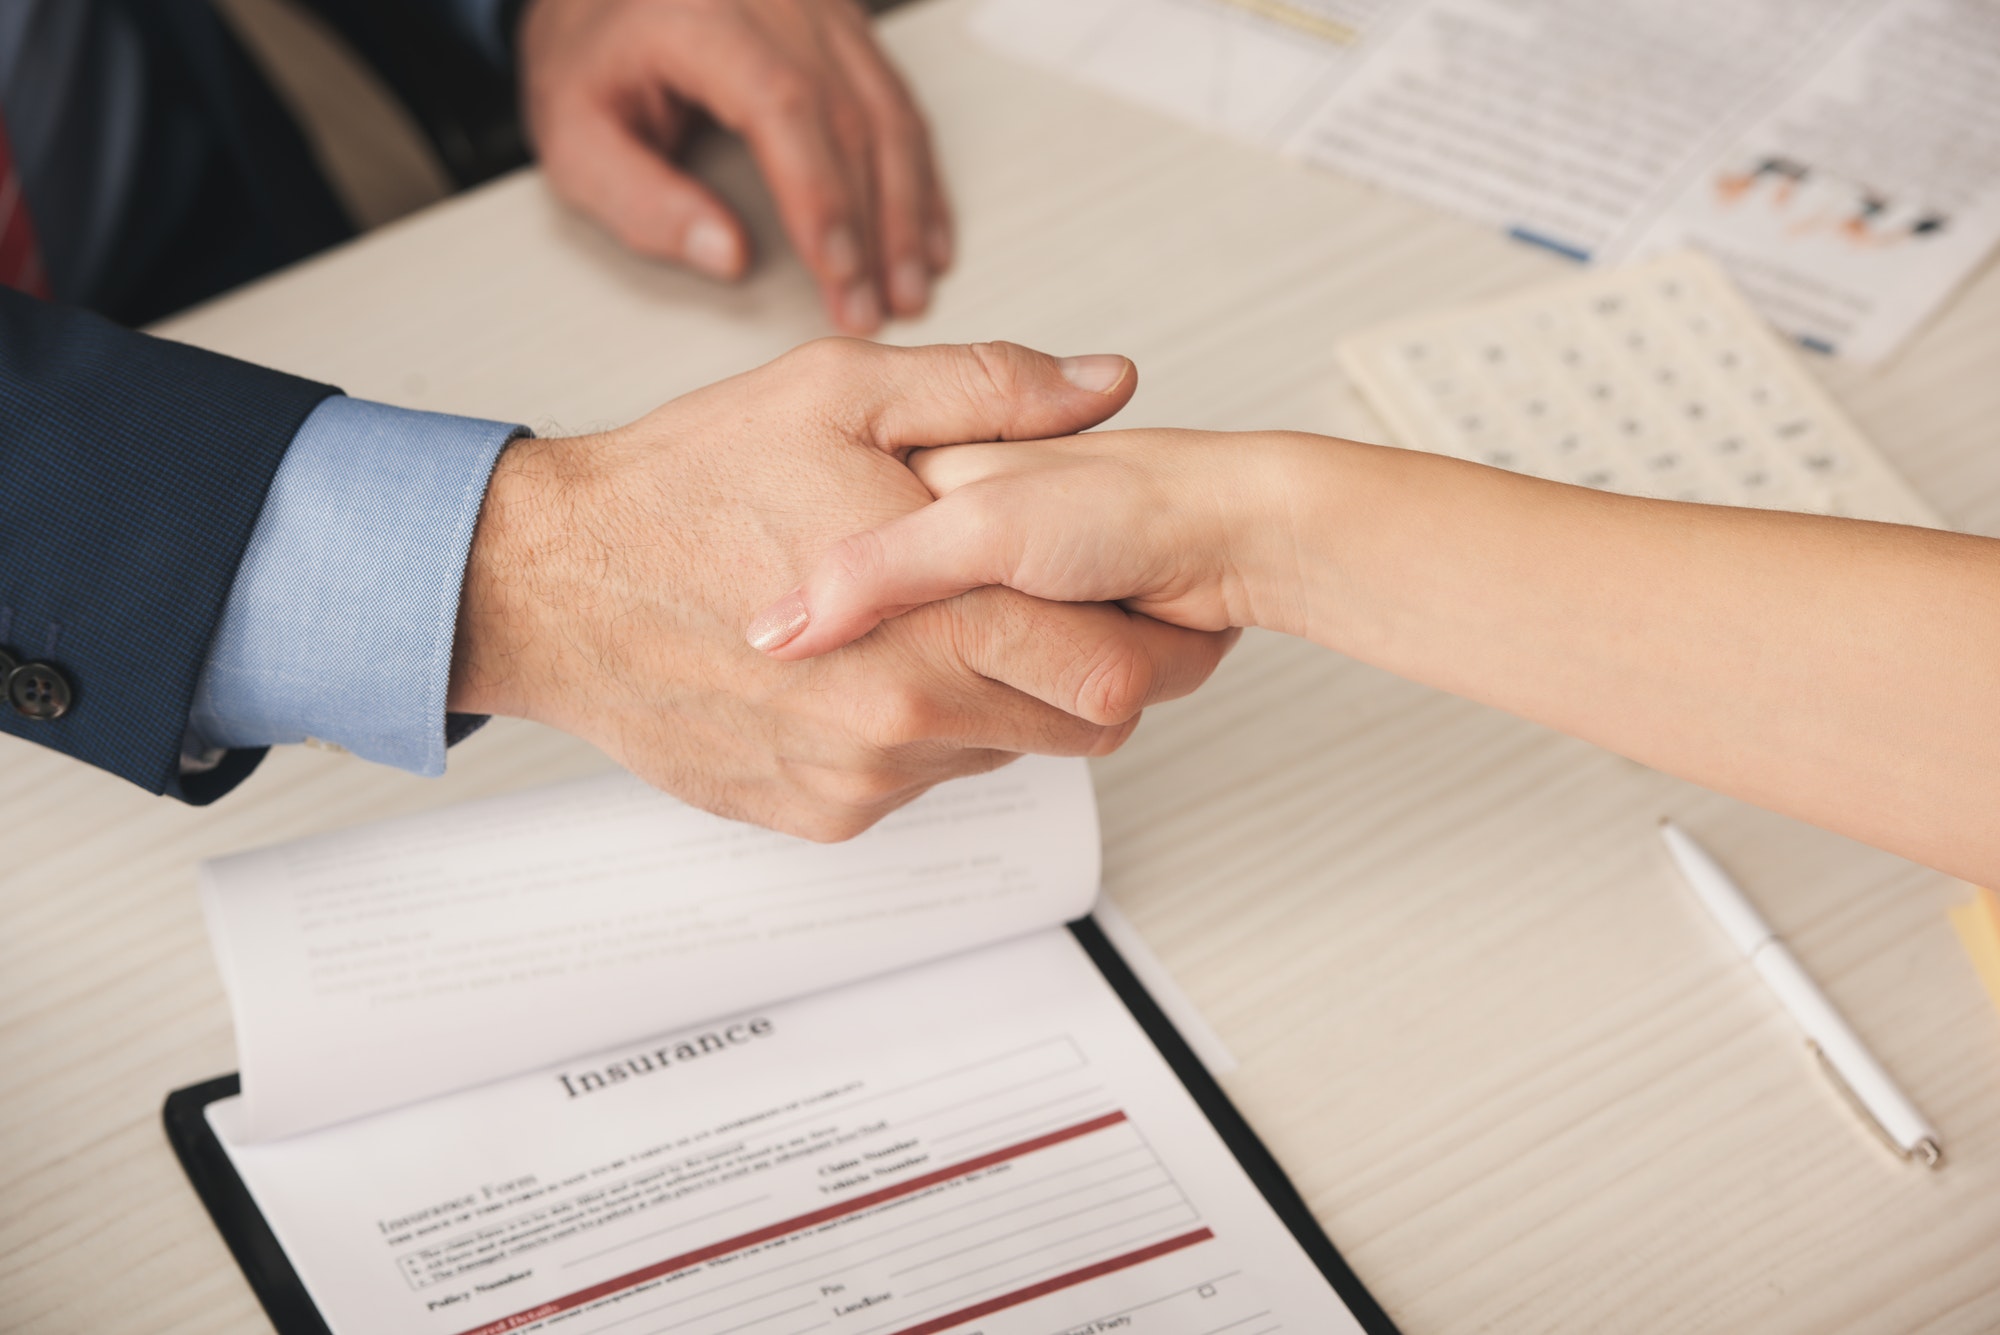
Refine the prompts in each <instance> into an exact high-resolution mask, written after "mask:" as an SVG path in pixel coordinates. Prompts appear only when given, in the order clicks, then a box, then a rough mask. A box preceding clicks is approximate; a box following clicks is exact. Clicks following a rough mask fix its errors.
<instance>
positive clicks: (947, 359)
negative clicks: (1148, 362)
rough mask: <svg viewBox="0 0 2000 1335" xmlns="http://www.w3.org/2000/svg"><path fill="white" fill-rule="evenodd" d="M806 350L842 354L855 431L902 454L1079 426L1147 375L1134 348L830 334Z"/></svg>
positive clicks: (843, 389) (1123, 398)
mask: <svg viewBox="0 0 2000 1335" xmlns="http://www.w3.org/2000/svg"><path fill="white" fill-rule="evenodd" d="M821 349H827V350H828V351H826V352H823V353H822V352H820V351H819V350H821ZM800 352H801V353H807V354H813V355H824V356H828V357H830V358H832V359H834V360H835V361H836V362H837V363H838V364H837V365H832V366H829V367H828V368H827V369H828V370H829V371H830V372H832V377H831V378H832V379H833V383H835V384H837V385H838V386H839V389H840V402H841V403H842V406H843V408H844V410H845V411H848V412H850V413H852V414H854V415H855V420H852V421H850V423H849V426H850V429H851V431H852V433H853V435H854V437H855V438H856V439H858V440H860V441H862V442H864V443H866V444H871V445H873V446H875V447H876V448H877V449H881V450H885V451H888V452H890V453H896V454H900V453H901V452H903V451H905V450H911V449H919V448H923V447H925V446H931V445H964V444H971V443H974V442H984V441H994V440H1046V439H1048V438H1050V437H1054V436H1069V435H1074V434H1076V433H1077V432H1079V431H1086V430H1088V429H1090V428H1091V427H1094V426H1096V425H1098V424H1099V423H1101V422H1103V421H1105V420H1106V419H1107V418H1109V417H1111V416H1112V415H1113V414H1114V413H1116V412H1117V411H1118V410H1119V409H1121V408H1123V407H1124V406H1125V405H1126V404H1127V403H1128V402H1130V401H1131V398H1132V392H1133V390H1134V389H1136V388H1137V387H1138V383H1139V372H1138V368H1137V367H1135V366H1133V365H1132V363H1131V361H1129V360H1128V359H1126V358H1124V357H1119V356H1115V355H1112V354H1109V353H1099V354H1096V355H1093V356H1087V357H1061V358H1058V357H1051V356H1050V355H1049V354H1047V353H1045V352H1036V351H1035V350H1034V349H1033V348H1024V347H1022V346H1021V345H1020V344H1018V343H970V344H938V345H934V346H931V347H922V348H898V347H888V346H885V345H883V344H880V343H862V342H858V341H852V340H846V341H843V340H826V341H823V342H821V343H818V344H809V345H808V346H807V347H806V348H803V349H800ZM795 355H797V354H795ZM849 359H852V360H849Z"/></svg>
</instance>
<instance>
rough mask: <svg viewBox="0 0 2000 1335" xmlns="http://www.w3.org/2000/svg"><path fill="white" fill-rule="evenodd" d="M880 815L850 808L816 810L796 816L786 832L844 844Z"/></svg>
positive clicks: (817, 842)
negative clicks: (850, 809) (864, 813)
mask: <svg viewBox="0 0 2000 1335" xmlns="http://www.w3.org/2000/svg"><path fill="white" fill-rule="evenodd" d="M879 819H880V817H879V816H876V815H873V814H869V815H862V814H860V813H858V812H854V811H849V810H845V809H843V810H838V811H815V812H811V813H806V814H801V815H797V816H794V817H793V818H792V820H791V821H790V822H789V827H790V828H788V829H786V830H785V831H784V832H785V833H786V834H792V835H797V836H798V837H799V838H801V839H807V840H810V841H811V842H813V843H815V844H844V843H846V842H847V841H848V840H849V839H852V838H854V837H855V836H856V835H858V834H861V833H862V832H863V831H865V830H867V828H868V827H869V826H871V825H873V824H874V823H875V822H876V821H877V820H879Z"/></svg>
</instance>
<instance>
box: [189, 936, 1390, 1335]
mask: <svg viewBox="0 0 2000 1335" xmlns="http://www.w3.org/2000/svg"><path fill="white" fill-rule="evenodd" d="M491 1041H492V1042H494V1043H496V1044H503V1043H505V1042H506V1036H505V1035H504V1034H500V1035H495V1036H494V1037H493V1038H492V1040H491ZM241 1111H242V1108H241V1105H240V1102H238V1101H236V1100H224V1101H222V1102H217V1103H213V1104H211V1105H209V1109H208V1116H209V1120H210V1123H211V1124H212V1125H213V1127H214V1128H215V1129H216V1131H217V1132H218V1133H219V1135H220V1137H221V1139H222V1141H223V1143H224V1145H225V1146H226V1147H227V1152H228V1156H229V1158H230V1160H231V1161H232V1162H233V1164H234V1166H235V1168H236V1170H237V1172H238V1173H239V1174H240V1175H241V1177H242V1180H243V1182H244V1183H245V1184H246V1185H247V1187H248V1189H249V1191H250V1193H251V1195H252V1196H253V1197H254V1198H255V1202H256V1205H257V1207H258V1208H259V1210H260V1211H261V1212H262V1214H263V1216H264V1219H265V1220H266V1221H267V1222H268V1224H269V1226H270V1228H271V1230H272V1232H273V1233H274V1234H275V1235H276V1238H277V1240H278V1242H279V1243H280V1244H281V1245H282V1246H283V1249H284V1251H285V1253H286V1255H287V1256H288V1257H289V1258H290V1260H291V1263H292V1265H293V1266H294V1267H295V1269H296V1271H297V1273H298V1276H299V1279H300V1280H301V1281H302V1282H303V1284H304V1286H305V1288H306V1289H307V1291H308V1292H309V1293H310V1295H311V1297H312V1300H313V1302H314V1304H315V1305H316V1306H317V1307H318V1309H319V1312H320V1314H321V1315H322V1317H323V1318H324V1320H325V1322H326V1325H327V1327H328V1328H329V1329H331V1330H332V1331H333V1332H334V1335H351V1333H358V1332H366V1333H367V1335H501V1333H502V1332H516V1331H523V1332H526V1331H541V1330H549V1331H556V1330H561V1331H566V1332H573V1333H574V1335H584V1333H586V1332H590V1333H594V1332H617V1335H667V1333H668V1332H677V1333H681V1335H806V1333H807V1332H813V1331H825V1332H829V1333H831V1335H932V1333H933V1332H947V1331H949V1332H962V1333H963V1335H975V1333H976V1335H1082V1333H1083V1332H1112V1331H1117V1332H1129V1333H1130V1335H1270V1333H1272V1332H1279V1331H1290V1332H1300V1333H1304V1332H1312V1333H1313V1335H1336V1333H1338V1332H1345V1331H1359V1330H1363V1329H1365V1328H1366V1327H1364V1326H1363V1325H1362V1324H1361V1322H1360V1321H1359V1320H1358V1319H1357V1317H1356V1316H1355V1315H1354V1313H1353V1311H1351V1310H1350V1308H1349V1307H1348V1306H1347V1305H1346V1304H1345V1303H1344V1302H1343V1301H1342V1299H1341V1298H1340V1297H1339V1296H1338V1294H1337V1293H1336V1291H1335V1290H1334V1288H1333V1287H1332V1286H1331V1284H1330V1283H1329V1279H1328V1277H1327V1275H1326V1274H1325V1273H1323V1271H1322V1269H1321V1268H1320V1267H1319V1266H1318V1265H1316V1263H1315V1261H1314V1259H1313V1258H1312V1257H1311V1256H1310V1255H1309V1254H1308V1252H1307V1250H1306V1246H1305V1245H1304V1244H1303V1243H1302V1241H1301V1240H1300V1238H1299V1237H1297V1236H1295V1235H1294V1233H1293V1232H1292V1231H1291V1229H1290V1228H1288V1226H1287V1224H1286V1222H1285V1220H1284V1219H1282V1218H1281V1217H1280V1213H1279V1211H1278V1210H1277V1209H1276V1208H1274V1205H1273V1203H1272V1201H1271V1200H1270V1199H1268V1198H1267V1196H1266V1195H1265V1194H1264V1192H1263V1191H1261V1190H1260V1188H1259V1186H1258V1185H1257V1183H1256V1182H1254V1181H1253V1179H1252V1176H1251V1175H1250V1174H1249V1173H1246V1171H1245V1169H1244V1166H1243V1164H1242V1163H1241V1162H1240V1161H1239V1159H1238V1157H1237V1155H1236V1154H1235V1153H1233V1152H1232V1149H1231V1147H1230V1146H1229V1145H1228V1144H1226V1143H1225V1140H1224V1138H1223V1136H1222V1134H1220V1133H1219V1132H1218V1130H1217V1128H1216V1126H1215V1124H1213V1123H1212V1122H1211V1121H1210V1119H1209V1117H1208V1116H1207V1115H1206V1114H1204V1112H1203V1111H1202V1109H1201V1107H1199V1106H1198V1105H1197V1103H1196V1100H1195V1098H1194V1096H1193V1095H1192V1094H1191V1093H1190V1091H1189V1089H1188V1087H1187V1086H1186V1085H1185V1084H1183V1082H1182V1080H1181V1078H1180V1077H1179V1076H1178V1075H1177V1074H1176V1072H1175V1070H1174V1069H1173V1068H1172V1067H1171V1066H1170V1065H1169V1063H1168V1061H1167V1060H1166V1058H1165V1057H1164V1056H1163V1054H1162V1052H1161V1050H1160V1049H1159V1048H1158V1047H1157V1046H1155V1044H1154V1042H1153V1040H1152V1039H1151V1038H1149V1037H1148V1035H1147V1033H1146V1032H1145V1031H1144V1030H1143V1029H1142V1028H1141V1026H1140V1024H1139V1022H1138V1020H1137V1019H1136V1018H1135V1016H1134V1014H1133V1012H1132V1011H1131V1010H1130V1009H1128V1007H1127V1005H1126V1003H1125V1002H1124V1001H1123V1000H1121V998H1120V996H1119V995H1118V993H1117V992H1115V991H1114V989H1113V987H1112V985H1111V984H1110V982H1108V981H1107V979H1106V976H1105V974H1104V973H1103V972H1102V971H1101V970H1100V968H1099V966H1098V965H1097V964H1096V963H1095V962H1093V960H1092V958H1091V957H1090V956H1089V955H1088V954H1087V953H1086V952H1085V950H1084V948H1083V947H1082V946H1081V945H1080V944H1079V942H1078V940H1077V939H1076V938H1075V937H1074V936H1072V935H1071V933H1069V932H1067V931H1064V930H1062V929H1059V928H1058V929H1052V930H1047V931H1042V932H1038V933H1035V934H1032V935H1029V936H1026V937H1022V938H1018V939H1015V940H1012V941H1009V942H1005V943H1002V944H998V945H994V946H989V947H986V948H983V949H978V950H974V951H971V952H969V953H965V954H961V955H957V956H954V957H951V958H947V959H943V960H938V961H935V962H932V963H929V964H924V965H919V966H916V967H913V968H907V969H903V970H901V971H898V972H894V973H890V974H886V975H883V976H879V977H875V978H871V979H868V980H866V981H862V982H858V983H853V984H850V985H847V986H844V987H841V988H838V989H835V990H832V991H828V992H822V993H820V994H818V995H816V996H812V997H809V998H805V999H802V1000H796V1001H791V1002H785V1003H782V1004H779V1005H775V1006H771V1007H767V1008H762V1009H753V1010H746V1011H744V1012H742V1013H740V1014H735V1015H730V1016H726V1017H722V1018H719V1019H716V1020H714V1021H712V1022H709V1023H705V1024H702V1025H700V1026H697V1027H695V1028H692V1029H688V1030H683V1031H680V1032H675V1033H668V1034H663V1035H660V1036H658V1037H655V1038H651V1039H648V1040H645V1041H643V1042H640V1043H636V1044H631V1045H627V1046H624V1047H620V1048H617V1049H614V1050H609V1051H603V1052H598V1053H595V1054H592V1055H590V1056H587V1057H582V1058H579V1059H577V1060H574V1061H569V1062H565V1063H561V1064H558V1065H554V1066H549V1067H546V1068H544V1069H541V1070H537V1071H534V1072H531V1073H528V1074H525V1075H520V1076H516V1077H512V1078H509V1079H506V1080H503V1081H500V1082H498V1083H494V1084H489V1085H486V1086H482V1087H479V1088H475V1089H471V1090H467V1091H462V1092H459V1093H457V1094H453V1095H450V1096H447V1097H444V1098H437V1099H431V1100H428V1101H425V1102H421V1103H417V1104H413V1105H410V1106H407V1107H403V1108H400V1109H397V1110H394V1111H391V1112H388V1113H383V1114H379V1115H376V1116H373V1117H368V1118H363V1119H361V1120H358V1121H352V1122H347V1123H344V1124H341V1125H338V1126H333V1127H329V1128H326V1129H323V1130H319V1131H315V1132H310V1133H307V1134H304V1135H299V1136H293V1137H289V1138H286V1139H282V1140H276V1141H267V1142H259V1143H244V1141H243V1138H242V1135H241V1127H240V1126H239V1125H238V1121H239V1118H240V1113H241ZM1373 1328H1375V1329H1381V1328H1382V1327H1381V1326H1379V1325H1378V1326H1375V1327H1373Z"/></svg>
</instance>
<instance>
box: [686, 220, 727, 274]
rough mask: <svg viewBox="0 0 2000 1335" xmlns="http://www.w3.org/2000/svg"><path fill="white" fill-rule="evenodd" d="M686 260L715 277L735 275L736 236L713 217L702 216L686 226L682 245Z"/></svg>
mask: <svg viewBox="0 0 2000 1335" xmlns="http://www.w3.org/2000/svg"><path fill="white" fill-rule="evenodd" d="M682 251H683V252H684V253H685V254H686V255H687V261H688V263H689V264H692V265H693V266H694V267H695V268H697V269H699V270H701V271H702V272H703V273H705V274H709V275H711V276H713V277H716V278H734V277H735V276H736V265H737V259H736V237H735V235H734V234H733V233H731V232H730V230H729V229H728V228H727V227H724V226H723V225H722V224H721V223H719V222H717V221H716V220H715V219H713V218H703V219H701V220H700V221H698V222H697V223H695V225H694V226H692V227H690V228H688V234H687V240H686V242H685V243H684V244H683V245H682Z"/></svg>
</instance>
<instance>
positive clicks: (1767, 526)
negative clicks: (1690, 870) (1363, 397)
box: [1294, 442, 2000, 880]
mask: <svg viewBox="0 0 2000 1335" xmlns="http://www.w3.org/2000/svg"><path fill="white" fill-rule="evenodd" d="M1318 444H1319V448H1315V449H1311V450H1302V451H1301V456H1300V457H1301V466H1302V467H1303V468H1304V469H1305V470H1306V472H1307V473H1308V475H1309V476H1310V478H1311V482H1310V485H1309V489H1308V492H1307V493H1306V494H1305V495H1304V496H1303V497H1302V498H1301V499H1298V500H1296V501H1295V502H1294V508H1295V510H1296V511H1298V512H1301V513H1308V514H1310V515H1311V516H1313V518H1312V520H1311V521H1310V526H1309V528H1308V529H1307V531H1306V536H1305V538H1304V540H1303V542H1302V545H1301V549H1300V550H1301V556H1300V558H1299V560H1300V564H1301V567H1302V569H1301V571H1300V578H1301V579H1302V580H1303V581H1304V583H1305V586H1306V587H1307V589H1308V590H1309V598H1308V606H1309V612H1308V613H1307V620H1308V624H1307V625H1306V626H1305V627H1303V628H1302V629H1303V631H1304V632H1305V633H1307V634H1309V635H1310V636H1311V637H1312V638H1314V639H1315V640H1318V641H1319V642H1321V643H1323V644H1325V645H1327V646H1328V647H1330V648H1334V649H1337V650H1340V651H1342V652H1344V653H1348V654H1351V655H1353V656H1355V657H1358V658H1361V659H1364V660H1366V661H1368V662H1371V663H1374V664H1377V665H1379V666H1381V667H1384V668H1387V669H1389V670H1391V671H1394V672H1397V673H1400V674H1402V675H1405V676H1408V677H1411V678H1414V679H1416V680H1418V681H1423V682H1426V683H1428V684H1430V685H1433V686H1437V687H1440V688H1443V689H1445V690H1450V691H1453V692H1456V693H1458V694H1462V695H1466V696H1468V697H1470V698H1473V699H1476V700H1480V701H1483V702H1485V703H1488V704H1491V705H1495V706H1498V707H1499V708H1502V709H1506V710H1508V711H1510V712H1513V713H1516V714H1520V715H1522V716H1524V717H1526V718H1530V719H1534V720H1536V721H1538V722H1541V723H1544V724H1547V725H1549V726H1551V727H1554V728H1558V729H1561V730H1562V731H1565V732H1569V733H1573V734H1575V735H1577V736H1580V737H1584V738H1586V739H1588V740H1591V741H1593V742H1596V743H1598V744H1600V745H1603V746H1605V747H1608V748H1610V749H1612V750H1614V751H1618V752H1620V753H1622V754H1624V755H1627V756H1630V757H1632V758H1633V759H1636V760H1639V761H1642V762H1644V763H1646V764H1649V765H1652V766H1654V767H1656V768H1659V769H1662V770H1665V771H1668V772H1670V773H1674V774H1678V775H1681V776H1683V777H1685V778H1689V779H1692V780H1694V781H1696V782H1699V783H1703V784H1706V785H1708V786H1710V787H1713V788H1716V789H1718V790H1721V791H1724V792H1728V793H1731V794H1733V795H1736V796H1739V797H1742V798H1745V799H1747V800H1749V801H1752V802H1756V803H1758V804H1760V805H1763V806H1767V807H1771V808H1773V809H1776V810H1779V811H1784V812H1787V813H1789V814H1792V815H1796V816H1799V817H1802V818H1804V819H1807V820H1811V821H1814V822H1816V823H1819V824H1822V825H1826V826H1830V827H1833V828H1837V829H1840V830H1842V831H1843V832H1846V833H1848V834H1852V835H1854V836H1856V837H1858V838H1861V839H1865V840H1868V841H1870V842H1873V843H1877V844H1879V845H1881V846H1883V847H1886V848H1891V849H1893V850H1895V851H1898V852H1902V853H1904V854H1906V855H1908V856H1911V857H1915V858H1918V859H1920V860H1923V861H1925V862H1927V863H1929V864H1930V865H1932V866H1937V867H1940V868H1943V869H1945V870H1948V871H1952V872H1955V873H1957V874H1960V875H1965V876H1968V877H1976V878H1985V879H1988V880H1991V879H1994V878H2000V818H1996V817H1995V815H1994V813H1995V812H1996V811H2000V542H1995V541H1993V540H1990V539H1984V538H1975V537H1968V536H1964V535H1960V534H1949V533H1937V532H1932V531H1929V530H1924V529H1912V528H1902V527H1897V526H1892V525H1881V524H1865V523H1860V522H1856V521H1846V520H1831V519H1825V518H1820V517H1815V516H1805V515H1791V514H1780V513H1775V512H1770V511H1754V510H1738V509H1726V508H1721V507H1711V506H1691V505H1682V504H1672V503H1667V502H1656V501H1645V500H1636V499H1632V498H1628V497H1620V496H1610V495H1604V494H1601V493H1597V492H1591V491H1585V490H1583V489H1580V488H1574V487H1563V486H1558V485H1555V484H1551V483H1545V482H1540V481H1537V480H1534V479H1528V478H1520V477H1516V476H1514V475H1511V474H1507V473H1501V472H1498V471H1496V470H1493V469H1486V468H1480V467H1477V466H1474V465H1470V464H1463V463H1459V462H1457V461H1453V460H1447V459H1439V458H1436V457H1433V456H1428V455H1420V454H1414V453H1409V452H1405V451H1399V450H1388V449H1380V448H1377V447H1372V446H1353V445H1349V444H1347V443H1344V442H1343V443H1340V444H1339V445H1337V446H1336V447H1334V448H1330V449H1329V448H1325V442H1319V443H1318Z"/></svg>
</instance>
